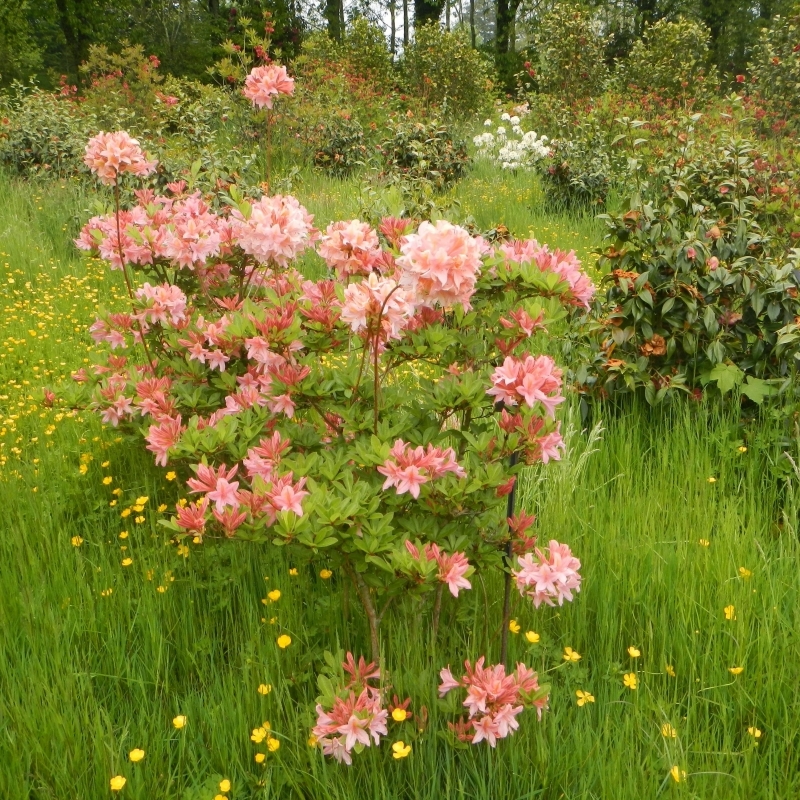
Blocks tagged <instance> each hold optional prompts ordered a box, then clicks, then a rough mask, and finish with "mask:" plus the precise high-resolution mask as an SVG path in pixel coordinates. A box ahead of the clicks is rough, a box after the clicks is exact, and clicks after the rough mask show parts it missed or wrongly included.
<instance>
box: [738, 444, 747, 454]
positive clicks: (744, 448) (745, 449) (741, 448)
mask: <svg viewBox="0 0 800 800" xmlns="http://www.w3.org/2000/svg"><path fill="white" fill-rule="evenodd" d="M737 449H738V451H739V452H740V453H746V452H747V448H746V447H745V446H744V445H741V446H740V447H738V448H737Z"/></svg>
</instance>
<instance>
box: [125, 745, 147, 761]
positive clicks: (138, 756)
mask: <svg viewBox="0 0 800 800" xmlns="http://www.w3.org/2000/svg"><path fill="white" fill-rule="evenodd" d="M128 758H129V759H130V760H131V761H132V762H133V763H134V764H136V763H137V762H139V761H141V760H142V759H143V758H144V750H140V749H139V748H138V747H136V748H134V749H133V750H131V751H130V753H128Z"/></svg>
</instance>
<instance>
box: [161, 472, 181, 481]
mask: <svg viewBox="0 0 800 800" xmlns="http://www.w3.org/2000/svg"><path fill="white" fill-rule="evenodd" d="M164 477H165V478H166V479H167V480H168V481H174V480H175V478H177V477H178V476H177V475H176V474H175V473H174V472H172V470H170V471H169V472H168V473H167V474H166V475H165V476H164Z"/></svg>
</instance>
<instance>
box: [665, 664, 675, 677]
mask: <svg viewBox="0 0 800 800" xmlns="http://www.w3.org/2000/svg"><path fill="white" fill-rule="evenodd" d="M664 672H666V673H667V675H669V676H670V678H674V677H675V667H673V666H672V664H667V666H666V667H664Z"/></svg>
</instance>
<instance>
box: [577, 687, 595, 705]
mask: <svg viewBox="0 0 800 800" xmlns="http://www.w3.org/2000/svg"><path fill="white" fill-rule="evenodd" d="M575 696H576V697H577V698H578V699H577V701H576V702H577V704H578V705H579V706H585V705H586V704H587V703H594V695H593V694H589V692H584V691H583V690H581V689H577V690H576V691H575Z"/></svg>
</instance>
